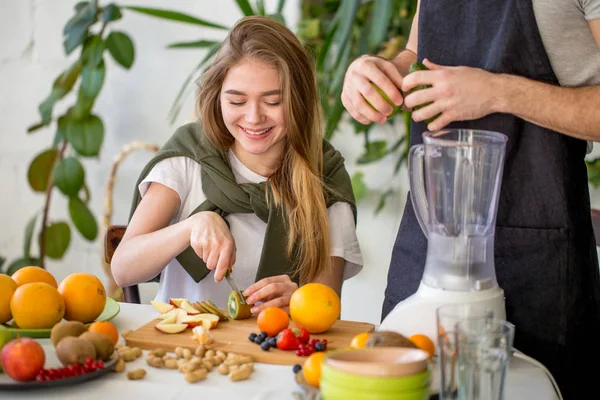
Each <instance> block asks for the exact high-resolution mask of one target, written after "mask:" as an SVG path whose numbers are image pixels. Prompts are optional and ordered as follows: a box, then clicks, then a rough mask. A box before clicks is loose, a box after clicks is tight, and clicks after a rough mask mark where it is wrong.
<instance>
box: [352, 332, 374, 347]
mask: <svg viewBox="0 0 600 400" xmlns="http://www.w3.org/2000/svg"><path fill="white" fill-rule="evenodd" d="M370 337H371V334H370V333H369V332H364V333H359V334H358V335H356V336H354V337H353V338H352V341H351V342H350V348H352V349H363V348H365V347H367V341H368V340H369V338H370Z"/></svg>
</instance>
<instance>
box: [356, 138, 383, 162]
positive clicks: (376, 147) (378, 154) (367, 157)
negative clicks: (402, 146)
mask: <svg viewBox="0 0 600 400" xmlns="http://www.w3.org/2000/svg"><path fill="white" fill-rule="evenodd" d="M386 155H387V141H385V140H376V141H374V142H369V143H368V144H367V149H366V151H365V153H364V154H362V155H361V156H360V157H358V159H357V160H356V163H357V164H369V163H372V162H374V161H377V160H381V159H382V158H383V157H385V156H386Z"/></svg>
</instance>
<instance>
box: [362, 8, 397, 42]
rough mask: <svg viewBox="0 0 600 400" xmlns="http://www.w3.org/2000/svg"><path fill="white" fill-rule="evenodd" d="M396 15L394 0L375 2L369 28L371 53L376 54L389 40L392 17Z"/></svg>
mask: <svg viewBox="0 0 600 400" xmlns="http://www.w3.org/2000/svg"><path fill="white" fill-rule="evenodd" d="M392 15H394V0H378V1H374V2H373V9H372V10H371V20H370V21H369V22H370V26H369V28H370V29H369V35H368V38H369V39H368V43H369V51H371V52H374V51H376V50H377V48H378V47H379V46H380V45H381V43H382V42H383V41H384V40H385V39H386V38H387V31H388V26H389V24H390V21H391V20H392V18H391V16H392Z"/></svg>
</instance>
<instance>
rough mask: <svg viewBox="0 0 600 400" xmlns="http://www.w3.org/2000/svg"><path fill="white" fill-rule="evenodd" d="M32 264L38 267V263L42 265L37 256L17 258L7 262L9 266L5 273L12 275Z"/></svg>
mask: <svg viewBox="0 0 600 400" xmlns="http://www.w3.org/2000/svg"><path fill="white" fill-rule="evenodd" d="M33 265H35V266H38V267H39V266H40V265H42V260H40V259H39V258H25V257H24V258H19V259H17V260H15V261H13V262H11V263H10V264H9V266H8V267H7V268H6V274H7V275H12V274H14V273H15V272H17V271H18V270H20V269H21V268H24V267H29V266H33Z"/></svg>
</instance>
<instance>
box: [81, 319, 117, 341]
mask: <svg viewBox="0 0 600 400" xmlns="http://www.w3.org/2000/svg"><path fill="white" fill-rule="evenodd" d="M88 331H90V332H97V333H100V334H102V335H104V336H106V337H107V338H109V339H110V340H111V341H112V342H113V344H117V342H118V341H119V331H118V330H117V327H116V326H114V325H113V324H112V323H110V322H108V321H97V322H93V323H91V324H90V326H88Z"/></svg>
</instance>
